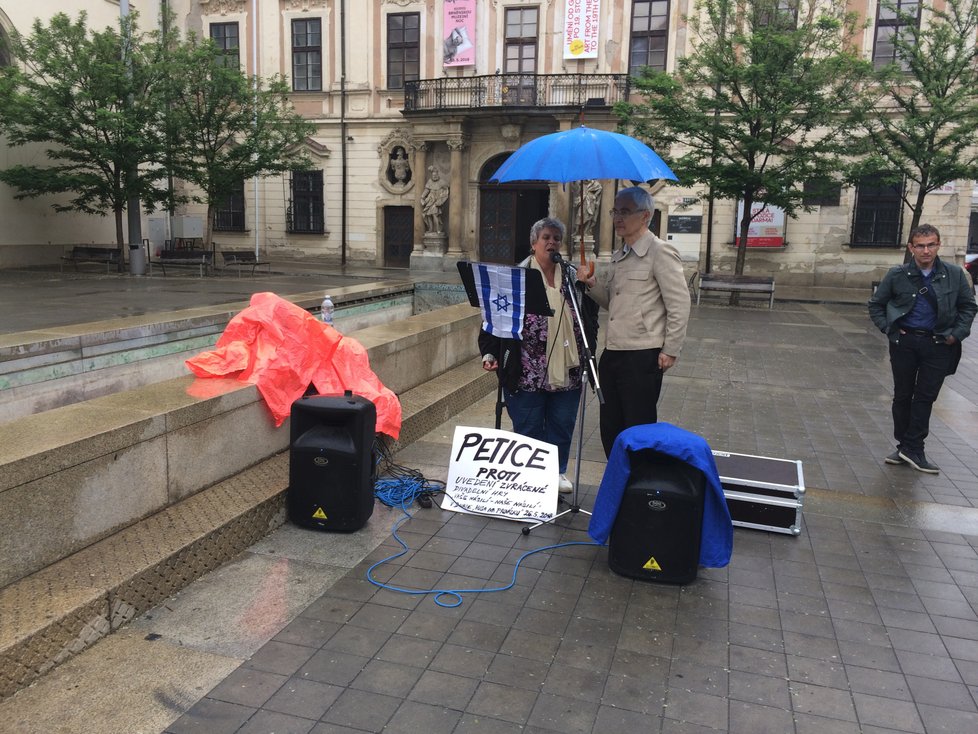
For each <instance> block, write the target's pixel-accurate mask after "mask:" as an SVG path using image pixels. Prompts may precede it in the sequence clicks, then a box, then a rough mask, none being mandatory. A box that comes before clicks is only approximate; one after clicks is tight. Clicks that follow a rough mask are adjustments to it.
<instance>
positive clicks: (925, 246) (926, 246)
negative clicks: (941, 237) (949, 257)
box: [910, 242, 941, 250]
mask: <svg viewBox="0 0 978 734" xmlns="http://www.w3.org/2000/svg"><path fill="white" fill-rule="evenodd" d="M910 246H911V247H912V248H913V249H915V250H936V249H937V248H938V247H940V246H941V243H940V242H921V243H919V244H914V245H910Z"/></svg>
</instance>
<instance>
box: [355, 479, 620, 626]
mask: <svg viewBox="0 0 978 734" xmlns="http://www.w3.org/2000/svg"><path fill="white" fill-rule="evenodd" d="M426 483H427V480H421V481H418V480H416V479H415V478H413V477H411V478H405V477H401V478H393V479H379V480H377V483H376V491H375V494H376V495H377V498H378V499H379V500H380V501H381V502H383V503H384V504H385V505H387V506H388V507H400V509H401V512H402V513H404V517H401V518H399V519H398V520H397V522H395V523H394V525H393V526H392V527H391V535H392V536H393V537H394V540H396V541H397V542H398V544H399V545H400V546H401V550H400V551H399V552H398V553H395V554H394V555H392V556H388V557H387V558H384V559H382V560H379V561H377V562H376V563H375V564H373V565H372V566H371V567H370V568H368V569H367V581H369V582H370V583H372V584H373V585H374V586H379V587H380V588H382V589H387V590H389V591H397V592H399V593H402V594H415V595H422V594H434V597H433V599H434V602H435V604H437V605H438V606H440V607H446V608H452V607H457V606H459V605H461V603H462V594H482V593H488V592H493V591H506V590H507V589H511V588H513V586H515V585H516V575H517V574H518V573H519V570H520V564H521V563H523V560H524V559H526V558H529V557H530V556H532V555H533V554H535V553H540V552H541V551H545V550H554V549H556V548H566V547H568V546H572V545H594V546H598V547H600V546H601V545H603V544H602V543H595V542H594V541H578V540H574V541H569V542H567V543H558V544H556V545H546V546H543V547H542V548H536V549H534V550H530V551H527V552H526V553H524V554H523V555H521V556H520V557H519V558H518V559H517V561H516V565H515V566H514V567H513V578H512V580H511V581H510V582H509V583H508V584H506V585H505V586H500V587H497V588H492V589H487V588H482V589H404V588H401V587H399V586H394V585H393V584H387V583H384V582H383V581H380V580H378V579H376V578H374V575H373V572H374V569H375V568H377V567H378V566H381V565H383V564H385V563H387V562H389V561H393V560H395V559H397V558H400V557H401V556H403V555H404V554H405V553H407V552H408V551H409V550H410V548H408V546H407V544H406V543H405V542H404V541H403V540H401V538H400V536H399V535H398V534H397V530H398V528H399V527H401V525H402V524H404V523H405V522H407V521H408V520H410V519H411V518H412V517H413V515H411V513H409V512H408V511H407V508H408V507H409V506H410V505H411V504H412V503H413V502H414V501H415V499H416V498H417V497H418V496H419V494H421V493H422V492H431V491H432V490H431V488H430V487H428V486H425V485H426ZM439 484H440V482H439ZM436 491H444V489H443V488H442V489H439V490H436ZM446 598H448V599H449V601H446Z"/></svg>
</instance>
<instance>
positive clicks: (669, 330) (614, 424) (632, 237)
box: [578, 186, 690, 456]
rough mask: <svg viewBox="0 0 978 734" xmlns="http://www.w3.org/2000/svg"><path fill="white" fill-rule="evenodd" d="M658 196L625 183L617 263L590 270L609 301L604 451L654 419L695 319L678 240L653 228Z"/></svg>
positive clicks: (617, 217)
mask: <svg viewBox="0 0 978 734" xmlns="http://www.w3.org/2000/svg"><path fill="white" fill-rule="evenodd" d="M652 210H653V202H652V196H651V194H649V192H648V191H646V190H645V189H643V188H640V187H638V186H633V187H630V188H626V189H622V190H621V191H620V192H619V193H618V195H617V196H616V197H615V208H614V209H612V210H611V216H612V219H613V221H614V225H615V234H616V235H618V236H619V237H621V239H622V247H621V248H620V249H617V250H615V251H614V252H613V253H612V254H611V264H610V265H609V266H607V267H599V269H598V272H597V273H596V275H595V276H592V277H591V278H588V277H587V274H586V272H584V269H583V268H582V269H581V270H579V271H578V279H579V280H582V281H584V282H585V283H586V284H587V285H589V286H591V290H590V291H589V293H588V295H589V296H590V297H591V298H592V299H593V300H594V301H595V302H597V303H598V304H599V305H601V306H603V307H604V308H606V309H608V333H607V337H606V341H605V349H604V351H603V352H602V354H601V359H600V361H599V364H598V376H599V378H600V382H601V387H602V390H603V392H604V403H603V404H602V405H601V417H600V425H601V443H602V445H603V446H604V452H605V455H606V456H610V455H611V448H612V446H613V445H614V443H615V439H616V438H617V437H618V434H619V433H621V432H622V431H623V430H625V429H626V428H630V427H631V426H638V425H643V424H646V423H655V422H656V421H657V419H658V412H657V409H656V403H658V400H659V393H660V391H661V389H662V376H663V374H664V373H665V371H666V370H668V369H669V368H670V367H672V366H673V365H674V364H675V363H676V359H677V358H678V357H679V352H680V350H681V349H682V346H683V339H684V338H685V336H686V326H687V323H688V322H689V311H690V299H689V288H688V287H687V285H686V278H685V275H684V274H683V264H682V260H681V259H680V257H679V252H678V251H677V250H676V248H675V247H673V246H672V245H670V244H669V243H667V242H664V241H663V240H660V239H659V238H658V237H656V236H655V235H654V234H652V232H650V231H649V222H650V221H651V219H652Z"/></svg>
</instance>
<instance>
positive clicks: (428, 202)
mask: <svg viewBox="0 0 978 734" xmlns="http://www.w3.org/2000/svg"><path fill="white" fill-rule="evenodd" d="M446 201H448V183H447V182H446V181H443V180H442V178H441V171H439V170H438V169H437V168H436V167H435V166H428V183H426V184H425V185H424V191H423V192H422V193H421V216H422V218H423V219H424V231H425V234H442V233H443V232H444V231H445V230H444V228H443V226H442V217H441V208H442V206H443V205H444V204H445V202H446Z"/></svg>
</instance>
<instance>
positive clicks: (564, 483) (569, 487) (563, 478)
mask: <svg viewBox="0 0 978 734" xmlns="http://www.w3.org/2000/svg"><path fill="white" fill-rule="evenodd" d="M557 491H558V492H560V493H561V494H570V493H571V492H573V491H574V483H573V482H571V480H570V479H568V478H567V475H566V474H561V475H560V482H558V484H557Z"/></svg>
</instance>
